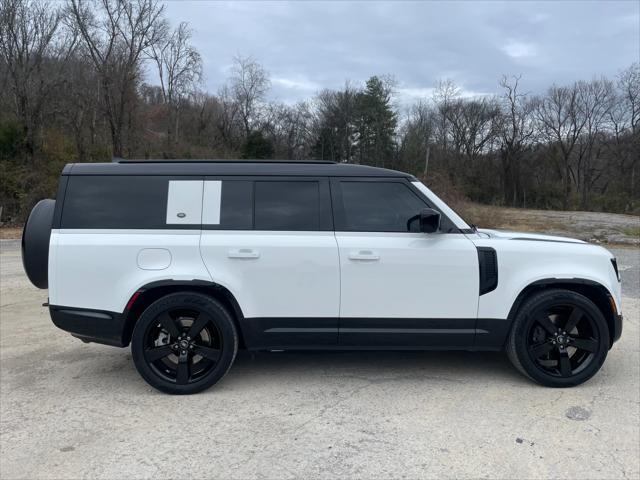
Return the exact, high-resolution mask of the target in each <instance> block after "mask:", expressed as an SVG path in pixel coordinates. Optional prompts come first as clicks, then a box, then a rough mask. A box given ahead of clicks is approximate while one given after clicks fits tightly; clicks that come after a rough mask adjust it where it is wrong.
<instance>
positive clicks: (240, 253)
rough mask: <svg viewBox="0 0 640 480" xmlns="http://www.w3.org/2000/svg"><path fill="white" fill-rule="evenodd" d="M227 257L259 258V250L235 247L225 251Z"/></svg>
mask: <svg viewBox="0 0 640 480" xmlns="http://www.w3.org/2000/svg"><path fill="white" fill-rule="evenodd" d="M227 257H229V258H260V252H258V251H257V250H254V249H253V248H236V249H234V250H229V251H228V252H227Z"/></svg>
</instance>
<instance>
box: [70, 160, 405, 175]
mask: <svg viewBox="0 0 640 480" xmlns="http://www.w3.org/2000/svg"><path fill="white" fill-rule="evenodd" d="M62 175H213V176H216V175H233V176H243V175H247V176H255V175H271V176H289V175H293V176H310V177H315V176H328V177H402V178H413V176H412V175H410V174H408V173H404V172H398V171H396V170H388V169H386V168H377V167H370V166H367V165H353V164H347V163H333V162H321V161H278V160H275V161H274V160H268V161H267V160H120V161H117V162H112V163H70V164H67V165H66V166H65V167H64V170H63V171H62Z"/></svg>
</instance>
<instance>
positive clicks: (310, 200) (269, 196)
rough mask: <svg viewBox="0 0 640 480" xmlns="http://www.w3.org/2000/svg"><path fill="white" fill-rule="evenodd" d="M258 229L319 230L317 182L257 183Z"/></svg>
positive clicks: (318, 192) (318, 190) (256, 218)
mask: <svg viewBox="0 0 640 480" xmlns="http://www.w3.org/2000/svg"><path fill="white" fill-rule="evenodd" d="M254 188H255V226H254V228H255V229H256V230H298V231H300V230H302V231H305V230H306V231H313V230H320V188H319V185H318V182H315V181H303V182H293V181H292V182H277V181H257V182H255V187H254Z"/></svg>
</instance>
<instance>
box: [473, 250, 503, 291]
mask: <svg viewBox="0 0 640 480" xmlns="http://www.w3.org/2000/svg"><path fill="white" fill-rule="evenodd" d="M476 248H477V249H478V264H479V266H480V295H484V294H485V293H489V292H492V291H493V290H495V289H496V287H497V286H498V256H497V255H496V251H495V250H494V249H493V248H491V247H476Z"/></svg>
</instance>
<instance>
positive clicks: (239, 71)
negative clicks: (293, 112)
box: [230, 56, 271, 138]
mask: <svg viewBox="0 0 640 480" xmlns="http://www.w3.org/2000/svg"><path fill="white" fill-rule="evenodd" d="M270 87H271V82H270V80H269V74H268V72H267V71H266V70H265V69H264V68H263V67H262V65H260V64H259V63H258V62H257V61H256V60H255V59H254V58H253V57H242V56H236V57H235V58H234V59H233V67H232V68H231V87H230V89H231V93H232V95H233V98H234V100H235V102H236V104H237V107H238V114H239V116H240V119H241V121H242V125H243V128H244V136H245V138H247V137H248V136H249V133H251V130H252V129H253V128H254V127H255V126H256V125H258V124H259V120H260V118H259V117H260V108H261V104H262V102H263V101H264V98H265V95H266V93H267V92H268V91H269V88H270Z"/></svg>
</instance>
